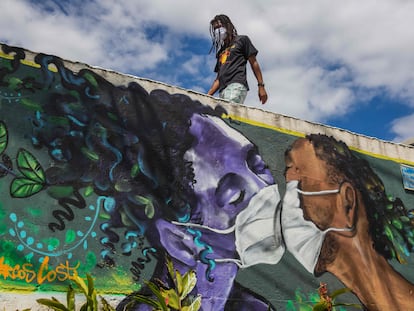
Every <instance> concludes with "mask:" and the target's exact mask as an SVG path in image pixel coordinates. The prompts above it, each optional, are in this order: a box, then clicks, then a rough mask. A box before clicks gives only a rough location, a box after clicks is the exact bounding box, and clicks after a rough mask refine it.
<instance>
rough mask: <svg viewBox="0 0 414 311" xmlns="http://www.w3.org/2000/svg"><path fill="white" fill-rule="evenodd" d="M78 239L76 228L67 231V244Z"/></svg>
mask: <svg viewBox="0 0 414 311" xmlns="http://www.w3.org/2000/svg"><path fill="white" fill-rule="evenodd" d="M75 239H76V232H75V231H74V230H71V229H70V230H67V231H66V238H65V242H66V244H70V243H73V242H74V241H75Z"/></svg>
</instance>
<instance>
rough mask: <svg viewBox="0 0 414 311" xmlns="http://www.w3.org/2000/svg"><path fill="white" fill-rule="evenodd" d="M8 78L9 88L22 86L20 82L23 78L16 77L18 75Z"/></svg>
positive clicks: (13, 88) (14, 88)
mask: <svg viewBox="0 0 414 311" xmlns="http://www.w3.org/2000/svg"><path fill="white" fill-rule="evenodd" d="M8 80H9V81H8V82H9V89H12V90H17V89H18V87H19V86H20V84H22V83H23V81H22V80H20V79H19V78H16V77H11V78H10V79H8Z"/></svg>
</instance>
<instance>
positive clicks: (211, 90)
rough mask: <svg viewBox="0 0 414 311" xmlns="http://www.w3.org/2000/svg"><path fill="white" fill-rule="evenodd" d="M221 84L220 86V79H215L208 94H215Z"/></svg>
mask: <svg viewBox="0 0 414 311" xmlns="http://www.w3.org/2000/svg"><path fill="white" fill-rule="evenodd" d="M219 86H220V83H219V80H218V79H216V80H214V82H213V85H212V86H211V88H210V90H209V91H208V93H207V94H208V95H213V94H214V93H215V92H216V91H217V90H218V89H219Z"/></svg>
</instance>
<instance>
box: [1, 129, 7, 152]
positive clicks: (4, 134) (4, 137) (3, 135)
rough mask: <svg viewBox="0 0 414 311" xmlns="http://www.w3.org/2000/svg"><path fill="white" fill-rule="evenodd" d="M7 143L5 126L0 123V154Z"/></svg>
mask: <svg viewBox="0 0 414 311" xmlns="http://www.w3.org/2000/svg"><path fill="white" fill-rule="evenodd" d="M7 143H8V135H7V128H6V124H4V122H2V121H0V154H2V153H3V152H4V150H6V148H7Z"/></svg>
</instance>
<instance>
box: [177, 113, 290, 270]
mask: <svg viewBox="0 0 414 311" xmlns="http://www.w3.org/2000/svg"><path fill="white" fill-rule="evenodd" d="M191 121H192V125H191V129H190V131H191V133H192V134H193V135H194V137H197V140H196V143H195V144H194V146H193V148H192V149H190V150H189V151H187V153H186V155H185V158H186V160H187V161H189V162H191V163H192V167H193V169H194V174H195V176H196V183H195V184H194V192H195V194H196V196H197V198H198V202H199V205H198V207H197V209H196V211H195V214H196V215H197V218H196V219H197V220H198V221H195V220H190V221H183V222H173V224H174V225H177V226H181V227H188V228H190V229H193V230H194V229H197V230H199V231H200V232H201V233H202V234H203V239H204V240H205V241H208V243H209V244H210V245H212V246H213V248H214V245H216V244H217V245H220V248H217V249H215V252H214V257H215V258H214V260H215V262H216V263H220V262H225V263H227V262H234V263H236V264H237V265H238V266H239V267H243V268H245V267H248V266H251V265H254V264H257V263H277V262H278V261H279V260H280V257H281V255H282V254H283V249H282V248H280V246H281V234H280V228H278V227H276V226H278V224H279V223H275V220H276V217H275V213H276V209H277V207H278V205H279V201H280V195H279V191H278V186H277V185H275V184H274V180H273V177H272V175H271V174H270V171H269V169H268V168H267V167H266V165H265V163H264V161H263V159H262V158H261V156H260V155H259V154H258V153H257V148H256V147H255V146H254V145H253V144H252V142H250V141H249V140H248V139H247V138H246V137H244V136H243V135H241V133H239V132H237V131H236V130H234V129H232V128H231V127H229V126H228V125H227V124H226V123H225V122H224V121H223V120H222V119H220V118H217V117H211V116H201V115H194V116H193V118H192V120H191ZM275 230H276V231H279V232H278V233H277V234H275ZM282 247H283V246H282ZM220 249H222V250H230V251H232V250H235V251H236V252H237V254H238V256H233V257H232V256H230V255H232V254H234V252H222V253H221V254H220Z"/></svg>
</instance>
